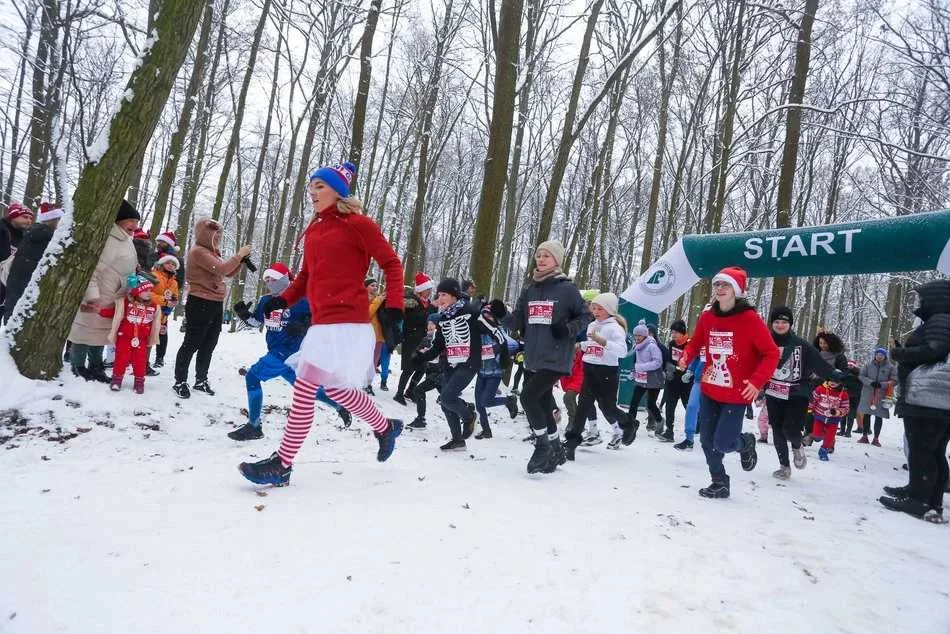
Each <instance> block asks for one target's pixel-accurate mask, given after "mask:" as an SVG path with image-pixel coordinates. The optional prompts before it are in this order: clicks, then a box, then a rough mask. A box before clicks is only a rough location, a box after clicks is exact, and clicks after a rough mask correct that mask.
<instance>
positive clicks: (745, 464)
mask: <svg viewBox="0 0 950 634" xmlns="http://www.w3.org/2000/svg"><path fill="white" fill-rule="evenodd" d="M742 440H743V441H744V442H745V446H744V447H743V448H742V449H741V450H740V451H739V459H740V462H741V463H742V470H743V471H752V470H753V469H755V465H757V464H758V463H759V455H758V454H757V453H756V452H755V434H750V433H748V432H747V433H745V434H742Z"/></svg>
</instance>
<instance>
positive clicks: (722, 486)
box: [699, 480, 729, 500]
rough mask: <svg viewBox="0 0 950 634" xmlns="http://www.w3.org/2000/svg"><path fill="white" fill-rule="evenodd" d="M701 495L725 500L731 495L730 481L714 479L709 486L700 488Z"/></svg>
mask: <svg viewBox="0 0 950 634" xmlns="http://www.w3.org/2000/svg"><path fill="white" fill-rule="evenodd" d="M699 495H701V496H702V497H704V498H710V499H714V500H724V499H726V498H727V497H729V481H728V480H727V481H725V482H717V481H716V480H713V481H712V484H710V485H709V486H708V487H705V488H703V489H700V490H699Z"/></svg>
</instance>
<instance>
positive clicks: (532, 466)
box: [528, 434, 557, 473]
mask: <svg viewBox="0 0 950 634" xmlns="http://www.w3.org/2000/svg"><path fill="white" fill-rule="evenodd" d="M555 469H557V456H555V454H554V446H553V443H552V442H551V441H550V440H548V437H547V435H546V434H545V435H542V436H535V438H534V453H533V454H531V459H530V460H528V473H554V470H555Z"/></svg>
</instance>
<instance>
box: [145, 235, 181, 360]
mask: <svg viewBox="0 0 950 634" xmlns="http://www.w3.org/2000/svg"><path fill="white" fill-rule="evenodd" d="M178 264H179V263H178V258H177V257H175V256H174V255H172V254H166V255H163V256H162V257H160V258H159V259H158V261H156V262H155V266H154V267H153V268H152V274H153V275H154V276H155V279H156V280H157V281H156V282H155V289H154V290H153V291H152V301H153V302H154V303H155V306H156V307H158V310H159V312H161V322H160V325H159V334H158V345H156V346H155V363H154V364H152V365H153V366H154V367H156V368H160V367H162V366H163V365H165V350H166V349H168V316H169V315H171V314H172V311H173V310H174V309H175V306H177V305H178V298H179V297H180V296H181V295H180V292H179V289H178V279H177V277H176V276H177V274H178Z"/></svg>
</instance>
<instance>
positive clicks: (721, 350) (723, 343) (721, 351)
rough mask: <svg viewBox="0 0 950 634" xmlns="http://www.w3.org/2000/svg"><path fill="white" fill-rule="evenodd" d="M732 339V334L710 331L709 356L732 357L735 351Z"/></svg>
mask: <svg viewBox="0 0 950 634" xmlns="http://www.w3.org/2000/svg"><path fill="white" fill-rule="evenodd" d="M732 338H733V333H732V332H722V331H716V330H712V331H710V332H709V345H708V346H707V349H708V351H709V354H711V355H715V356H720V355H723V356H727V357H731V356H732V351H733V347H732Z"/></svg>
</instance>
